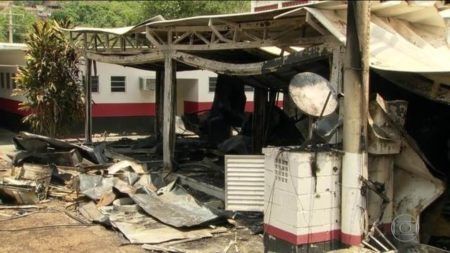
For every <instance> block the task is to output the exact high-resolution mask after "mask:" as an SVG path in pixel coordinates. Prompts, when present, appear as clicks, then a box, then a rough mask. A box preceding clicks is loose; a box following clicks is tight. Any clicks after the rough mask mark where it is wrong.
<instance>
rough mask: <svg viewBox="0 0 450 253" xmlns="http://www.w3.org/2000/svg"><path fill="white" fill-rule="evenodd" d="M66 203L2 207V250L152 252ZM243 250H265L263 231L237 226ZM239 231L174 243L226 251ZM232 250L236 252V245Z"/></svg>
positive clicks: (190, 248)
mask: <svg viewBox="0 0 450 253" xmlns="http://www.w3.org/2000/svg"><path fill="white" fill-rule="evenodd" d="M64 205H65V204H64V203H63V202H60V201H56V200H54V201H50V202H47V203H44V204H40V206H42V207H44V208H41V209H26V210H19V209H15V210H0V245H1V247H0V252H130V253H134V252H151V251H146V250H144V249H142V248H141V245H130V244H129V243H128V240H126V239H125V238H124V237H123V236H122V234H120V233H119V232H116V231H113V230H110V229H107V228H105V227H103V226H101V225H93V224H89V225H83V224H82V223H80V222H79V221H77V220H75V219H73V218H71V217H70V216H68V215H67V214H66V213H64ZM236 233H237V242H238V243H237V245H238V249H239V252H240V253H257V252H262V251H263V246H262V239H260V236H259V235H250V233H249V231H248V230H246V229H241V230H236ZM234 238H235V232H228V233H225V234H222V235H218V236H216V237H213V238H206V239H201V240H197V241H192V242H186V243H179V244H176V245H173V246H172V247H175V248H176V249H179V250H181V251H183V252H189V253H194V252H205V253H215V252H224V249H225V248H226V247H227V246H228V245H229V243H230V241H234ZM228 252H236V251H235V248H234V246H233V247H231V248H230V249H229V251H228Z"/></svg>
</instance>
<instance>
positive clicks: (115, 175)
mask: <svg viewBox="0 0 450 253" xmlns="http://www.w3.org/2000/svg"><path fill="white" fill-rule="evenodd" d="M14 144H15V146H16V150H17V152H16V153H15V154H14V155H11V156H10V159H11V165H12V166H11V173H10V174H8V175H7V176H4V177H0V200H1V201H2V204H12V203H13V204H19V205H34V204H38V203H42V201H45V200H46V199H47V198H57V199H60V200H63V201H66V202H69V204H68V206H72V207H75V210H74V211H76V213H77V215H78V216H80V217H82V219H83V220H85V221H88V222H91V223H97V224H102V225H104V226H106V227H112V228H113V229H116V230H118V231H120V232H121V233H122V234H123V235H124V236H125V237H126V238H127V239H128V240H129V242H130V243H132V244H149V245H146V246H145V247H144V248H147V249H151V250H158V247H159V249H165V250H169V251H170V250H172V251H173V250H174V247H173V246H170V245H173V244H175V241H176V242H183V241H192V240H197V239H201V238H210V237H214V236H217V235H224V234H227V235H229V234H230V233H231V230H230V229H233V228H234V227H235V226H237V224H236V221H234V220H233V219H229V221H230V222H227V219H226V217H228V218H230V217H231V216H232V215H233V214H230V213H227V212H225V211H224V210H223V202H222V200H223V190H221V189H220V188H219V187H216V188H215V187H214V186H210V185H207V184H204V183H202V182H197V181H196V180H195V179H191V178H188V177H186V176H183V175H181V174H173V175H170V176H168V177H166V178H163V177H162V175H161V167H160V166H161V162H160V157H159V151H158V148H157V146H158V144H157V142H156V140H152V139H151V138H149V139H144V140H140V141H128V140H120V141H118V142H114V143H112V144H110V145H107V144H106V143H101V144H98V145H95V146H93V147H91V146H86V145H81V144H73V143H69V142H66V141H61V140H57V139H53V138H49V137H46V136H40V135H35V134H30V133H26V132H21V133H20V134H19V135H17V136H16V137H14ZM177 145H178V146H179V147H180V149H181V150H183V146H187V147H192V145H197V146H200V144H199V143H198V141H197V142H196V141H195V140H189V139H181V140H179V141H178V142H177ZM131 146H133V148H131ZM150 146H151V148H152V150H153V151H154V152H153V154H152V152H150V151H149V147H150ZM131 150H133V152H131ZM190 150H191V151H190V153H189V152H185V153H184V156H182V155H180V156H178V157H179V158H180V159H179V162H181V164H182V165H180V173H184V174H185V175H189V174H190V175H194V176H195V175H197V176H198V175H204V174H203V173H202V169H201V167H202V166H203V167H205V166H206V167H208V170H209V169H210V168H211V167H214V166H213V164H214V162H213V161H212V160H214V159H215V158H214V157H210V158H207V156H206V155H204V153H202V152H206V151H205V150H202V149H201V148H199V149H197V150H196V151H194V150H193V149H192V148H190ZM117 151H121V153H122V154H120V153H118V152H117ZM128 151H129V152H128ZM140 151H141V152H140ZM127 152H128V153H127ZM192 152H196V154H197V157H198V158H197V161H196V160H192V159H191V160H187V157H196V155H195V154H193V153H192ZM199 153H200V154H199ZM127 154H130V155H131V154H132V155H134V156H137V157H139V156H140V157H139V158H140V160H144V161H147V162H142V161H139V160H137V159H135V158H133V157H130V156H127ZM143 154H145V156H142V155H143ZM202 164H203V165H202ZM205 164H209V165H205ZM216 167H217V165H216ZM195 168H197V169H195ZM199 168H200V169H199ZM219 171H220V169H219V168H216V170H215V171H214V170H213V172H212V173H213V174H215V173H219V174H220V173H222V174H223V172H219ZM205 185H207V186H205ZM190 186H194V187H190ZM202 186H203V187H206V188H204V190H205V189H206V192H207V194H204V193H201V192H199V191H198V190H196V189H193V188H197V189H200V188H198V187H202ZM208 187H209V188H210V190H209V191H208ZM194 195H195V196H194ZM211 195H212V196H211ZM214 195H215V196H216V197H214ZM199 199H201V200H202V202H200V201H199ZM259 218H261V217H259ZM169 241H170V245H162V244H161V243H168V242H169ZM155 244H158V245H159V244H161V245H159V246H157V245H155ZM169 246H170V247H169ZM173 252H176V251H173Z"/></svg>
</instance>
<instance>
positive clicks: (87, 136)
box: [84, 57, 92, 144]
mask: <svg viewBox="0 0 450 253" xmlns="http://www.w3.org/2000/svg"><path fill="white" fill-rule="evenodd" d="M91 66H92V60H91V59H89V58H87V57H85V72H84V75H85V78H84V82H85V86H84V87H85V91H84V92H85V119H84V140H85V142H86V144H91V143H92V97H91V95H92V92H91V81H92V80H91V68H92V67H91Z"/></svg>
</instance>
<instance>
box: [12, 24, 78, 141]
mask: <svg viewBox="0 0 450 253" xmlns="http://www.w3.org/2000/svg"><path fill="white" fill-rule="evenodd" d="M26 43H27V46H28V49H27V53H26V65H25V66H23V67H19V73H18V74H17V77H16V85H17V87H16V89H15V90H14V95H15V96H23V97H24V98H25V101H24V102H22V103H21V104H20V109H21V110H26V111H28V112H29V113H30V114H29V115H28V116H26V117H24V119H23V121H24V122H25V123H29V124H30V126H31V128H32V129H33V130H34V131H35V132H37V133H40V134H45V135H48V136H53V137H59V136H62V135H63V134H65V133H67V132H68V130H69V128H70V127H71V126H73V125H74V124H75V123H77V122H80V121H81V119H82V118H83V111H84V109H83V108H84V106H83V104H84V103H83V101H84V99H83V89H82V86H81V85H80V80H79V70H78V66H77V64H78V63H79V55H78V54H77V52H76V50H75V47H74V46H73V45H71V44H70V42H69V41H68V40H67V39H66V38H65V36H64V35H63V34H62V32H60V31H59V30H58V29H57V24H56V23H55V22H53V21H38V22H36V23H35V24H34V25H33V31H32V32H31V33H30V34H29V36H28V38H27V42H26Z"/></svg>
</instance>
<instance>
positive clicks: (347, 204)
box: [341, 1, 370, 245]
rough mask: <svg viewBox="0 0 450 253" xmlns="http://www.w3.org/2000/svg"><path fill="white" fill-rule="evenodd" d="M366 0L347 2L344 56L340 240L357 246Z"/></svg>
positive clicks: (363, 165) (363, 159)
mask: <svg viewBox="0 0 450 253" xmlns="http://www.w3.org/2000/svg"><path fill="white" fill-rule="evenodd" d="M369 24H370V2H368V1H354V2H352V1H349V2H348V10H347V44H346V50H345V57H344V115H345V117H344V126H343V148H344V158H343V166H342V167H343V168H342V203H341V206H342V211H341V232H342V233H341V241H342V243H344V244H346V245H359V244H360V243H361V241H362V238H363V234H364V232H365V226H366V224H367V223H366V222H367V221H365V218H364V217H365V215H364V212H365V210H366V200H365V196H364V195H362V193H361V187H362V180H361V178H362V177H365V178H367V174H368V168H367V145H366V144H367V130H366V129H367V113H368V111H367V108H368V101H367V98H368V87H369V84H368V81H369V79H368V73H369V69H368V57H369V55H368V53H369V51H368V42H369Z"/></svg>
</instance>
